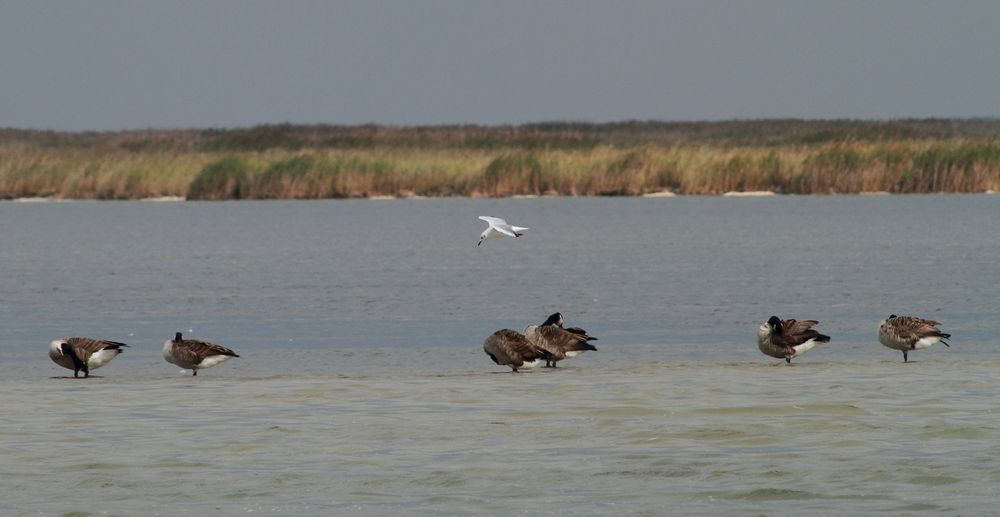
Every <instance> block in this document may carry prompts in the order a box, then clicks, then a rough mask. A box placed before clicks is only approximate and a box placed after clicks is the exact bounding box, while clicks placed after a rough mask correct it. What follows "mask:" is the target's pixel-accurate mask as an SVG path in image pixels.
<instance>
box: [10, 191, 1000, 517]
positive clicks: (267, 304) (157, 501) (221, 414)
mask: <svg viewBox="0 0 1000 517" xmlns="http://www.w3.org/2000/svg"><path fill="white" fill-rule="evenodd" d="M479 215H495V216H501V217H506V218H507V219H508V220H510V221H512V222H514V223H516V224H519V225H522V226H528V227H530V228H531V230H529V231H528V234H527V236H525V237H524V238H522V239H517V240H514V239H503V240H496V241H489V242H487V243H486V244H484V245H483V246H481V247H477V246H476V243H477V242H478V235H479V232H481V231H482V229H483V226H484V225H483V223H482V222H481V221H479V220H478V219H476V217H477V216H479ZM998 228H1000V197H997V196H899V197H854V196H845V197H771V198H714V197H713V198H672V199H625V198H621V199H564V198H557V199H502V200H469V199H444V200H398V201H384V202H383V201H323V202H234V203H142V202H129V203H119V202H108V203H94V202H89V203H88V202H83V203H44V204H25V203H11V202H5V203H0V264H2V266H3V270H2V275H0V365H2V367H3V377H2V379H0V398H2V400H3V418H2V419H0V457H2V458H3V461H2V462H0V514H3V515H37V514H43V515H62V514H66V515H204V514H206V513H209V512H213V513H221V514H227V515H235V514H246V513H251V512H253V513H265V514H282V515H286V514H293V515H294V514H297V515H307V514H310V515H311V514H330V513H347V512H356V513H364V514H371V515H398V514H400V513H402V512H406V513H409V514H471V513H480V514H510V513H514V512H517V513H527V514H606V515H621V514H636V515H644V514H645V515H661V514H665V513H669V514H703V513H727V514H761V513H764V514H775V513H778V512H785V511H793V512H797V513H824V514H830V513H855V514H859V513H874V512H880V513H889V514H899V513H902V514H909V513H924V512H926V513H941V512H944V513H953V514H954V513H960V514H989V513H993V512H994V511H995V508H996V505H997V503H1000V496H998V495H997V492H996V488H995V487H996V486H997V485H1000V379H998V375H997V374H998V372H1000V267H998V266H997V263H998V257H1000V230H998ZM554 311H561V312H562V313H563V314H564V315H565V316H566V317H567V320H568V323H569V324H571V325H575V326H581V327H584V328H586V329H587V330H588V331H590V333H591V334H593V335H596V336H598V337H599V338H600V340H599V341H598V342H597V343H596V344H597V345H598V348H599V350H598V351H597V352H590V353H587V354H584V355H582V356H580V357H577V358H575V359H572V360H568V361H566V362H564V363H563V364H564V365H565V367H563V368H559V369H557V370H537V371H529V372H526V373H524V374H518V375H513V374H511V373H509V369H504V368H500V367H497V366H495V365H494V364H493V363H492V362H491V361H490V360H489V358H488V357H487V356H486V355H485V354H483V352H482V348H481V347H482V340H483V339H484V338H485V337H486V336H487V335H488V334H490V333H491V332H492V331H494V330H496V329H500V328H505V327H506V328H515V329H521V328H522V327H523V326H524V325H526V324H529V323H538V322H540V321H541V320H542V319H544V318H545V316H547V315H548V314H549V313H551V312H554ZM890 313H896V314H916V315H922V316H925V317H932V318H935V319H938V320H941V321H943V322H944V325H943V329H944V330H945V331H946V332H950V333H952V334H953V338H952V340H951V341H952V343H953V346H952V347H951V348H945V347H942V346H935V347H934V348H931V349H929V350H922V351H919V352H916V353H915V354H913V359H915V362H912V363H910V364H903V363H902V357H901V354H900V353H899V352H896V351H893V350H889V349H887V348H884V347H882V346H881V345H879V344H878V342H877V341H876V339H875V327H876V325H877V323H878V321H879V320H880V319H881V318H884V317H886V316H888V315H889V314H890ZM772 314H776V315H779V316H781V317H785V318H789V317H793V318H800V319H802V318H813V319H818V320H820V321H821V323H820V325H819V327H818V328H819V330H821V331H822V332H824V333H827V334H829V335H831V336H832V337H833V341H832V342H831V343H830V344H828V345H824V346H822V347H820V348H817V349H815V350H813V351H812V352H810V353H809V354H807V355H805V356H803V357H802V358H799V359H797V360H796V361H795V364H793V365H792V366H790V367H789V366H785V365H784V363H783V362H781V363H780V364H779V363H778V361H776V360H773V359H771V358H768V357H766V356H763V355H762V354H760V353H759V352H758V351H757V348H756V327H757V326H758V325H759V324H760V323H761V322H763V321H764V320H766V319H767V318H768V317H769V316H771V315H772ZM176 331H182V332H184V333H185V334H186V335H189V336H191V337H196V338H202V339H208V340H211V341H216V342H219V343H222V344H225V345H227V346H230V347H232V348H234V349H236V350H237V351H239V352H240V354H241V355H242V357H240V358H238V359H234V360H231V361H229V362H227V363H224V364H222V365H220V366H218V367H216V368H213V369H210V370H206V371H204V372H202V374H201V375H199V376H198V377H195V378H192V377H190V376H184V375H182V373H181V372H179V371H178V369H177V368H176V367H175V366H173V365H170V364H168V363H166V362H164V361H163V359H162V357H161V355H160V350H161V347H162V344H163V341H164V340H166V339H169V338H170V337H171V336H172V335H173V333H174V332H176ZM73 335H83V336H91V337H101V338H107V339H114V340H119V341H125V342H127V343H130V344H131V345H132V348H131V349H129V350H128V351H127V352H126V353H125V354H123V355H122V356H120V357H119V358H117V359H115V361H113V362H112V363H111V364H109V365H108V366H105V367H104V368H102V369H100V370H96V371H95V374H96V375H97V376H99V377H97V378H92V379H87V380H73V379H66V378H64V377H65V376H66V375H67V373H68V370H63V369H61V368H59V367H58V366H56V365H55V364H54V363H52V362H51V361H50V360H49V359H48V357H47V347H48V342H49V341H50V340H52V339H54V338H57V337H67V336H73Z"/></svg>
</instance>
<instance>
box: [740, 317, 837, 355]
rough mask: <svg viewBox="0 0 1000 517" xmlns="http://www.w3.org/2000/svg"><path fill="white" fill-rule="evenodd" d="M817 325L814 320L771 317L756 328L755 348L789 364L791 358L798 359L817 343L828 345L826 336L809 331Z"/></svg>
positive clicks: (828, 339)
mask: <svg viewBox="0 0 1000 517" xmlns="http://www.w3.org/2000/svg"><path fill="white" fill-rule="evenodd" d="M817 323H819V322H818V321H816V320H802V321H798V320H783V319H780V318H778V317H777V316H771V317H770V318H769V319H768V320H767V322H765V323H764V324H763V325H761V326H760V327H758V328H757V346H758V347H759V348H760V351H761V352H764V354H766V355H769V356H771V357H777V358H778V359H782V358H783V359H784V360H785V362H786V363H789V364H791V362H792V358H793V357H798V356H800V355H802V354H804V353H806V352H808V351H809V350H812V348H813V347H814V346H816V345H817V344H819V343H828V342H829V341H830V336H826V335H823V334H820V333H819V332H816V331H815V330H813V329H811V328H810V327H812V326H813V325H816V324H817Z"/></svg>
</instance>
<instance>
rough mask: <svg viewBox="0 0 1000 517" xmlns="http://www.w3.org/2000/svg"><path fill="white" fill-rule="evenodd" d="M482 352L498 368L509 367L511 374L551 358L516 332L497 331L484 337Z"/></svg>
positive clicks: (508, 330) (507, 330)
mask: <svg viewBox="0 0 1000 517" xmlns="http://www.w3.org/2000/svg"><path fill="white" fill-rule="evenodd" d="M483 351H484V352H486V355H488V356H490V359H493V362H494V363H496V364H499V365H500V366H510V368H511V370H512V372H513V373H517V369H518V368H521V367H522V366H529V367H531V366H535V365H536V364H538V363H539V362H541V361H542V360H543V359H549V358H550V357H552V356H551V355H550V354H549V353H548V352H547V351H545V350H542V349H541V348H538V347H537V346H535V345H532V344H531V343H529V342H528V340H527V339H525V337H524V336H523V335H521V333H519V332H517V331H516V330H510V329H503V330H498V331H496V332H494V333H492V334H490V335H489V336H487V337H486V341H484V342H483Z"/></svg>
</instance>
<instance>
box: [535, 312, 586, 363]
mask: <svg viewBox="0 0 1000 517" xmlns="http://www.w3.org/2000/svg"><path fill="white" fill-rule="evenodd" d="M562 324H563V316H562V314H560V313H558V312H557V313H555V314H553V315H551V316H549V317H548V319H546V320H545V322H544V323H542V324H541V325H528V326H527V327H525V328H524V337H526V338H527V339H528V341H529V342H531V343H532V344H534V345H535V346H537V347H539V348H542V349H544V350H546V351H548V352H549V354H551V355H552V358H551V359H546V360H545V366H547V367H551V368H556V363H557V362H559V361H562V360H563V359H566V358H567V357H576V356H577V355H579V354H581V353H583V352H586V351H587V350H597V347H596V346H594V345H591V344H590V343H588V341H595V340H597V338H596V337H593V336H590V335H587V331H586V330H583V329H581V328H576V327H572V328H568V329H564V328H562Z"/></svg>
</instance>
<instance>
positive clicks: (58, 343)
mask: <svg viewBox="0 0 1000 517" xmlns="http://www.w3.org/2000/svg"><path fill="white" fill-rule="evenodd" d="M123 346H128V345H126V344H125V343H119V342H117V341H106V340H104V339H91V338H89V337H71V338H67V339H56V340H55V341H52V343H50V344H49V357H50V358H51V359H52V360H53V361H55V363H56V364H58V365H59V366H62V367H63V368H69V369H70V370H73V377H78V376H79V374H80V371H81V370H82V371H83V376H84V377H90V370H96V369H98V368H100V367H102V366H104V365H106V364H108V363H110V362H111V360H112V359H114V358H115V357H117V356H118V354H120V353H122V352H124V350H122V347H123Z"/></svg>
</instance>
